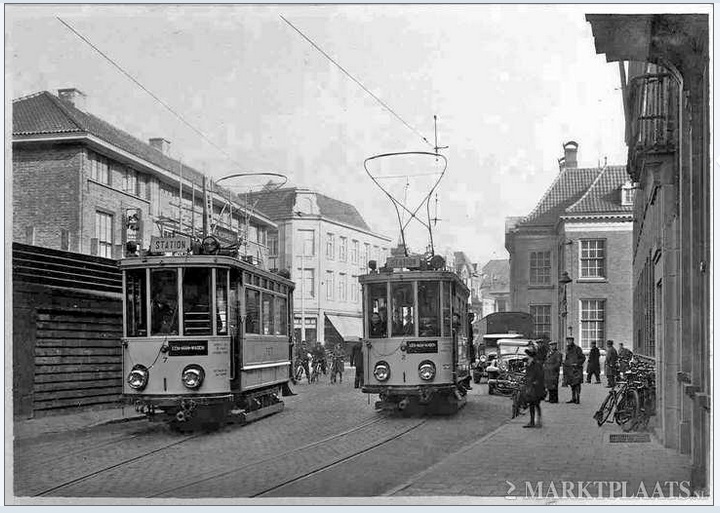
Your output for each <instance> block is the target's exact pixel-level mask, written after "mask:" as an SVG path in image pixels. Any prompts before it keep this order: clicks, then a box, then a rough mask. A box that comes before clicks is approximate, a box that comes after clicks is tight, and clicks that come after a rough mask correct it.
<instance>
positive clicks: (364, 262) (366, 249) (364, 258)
mask: <svg viewBox="0 0 720 513" xmlns="http://www.w3.org/2000/svg"><path fill="white" fill-rule="evenodd" d="M369 260H370V244H365V246H364V247H363V254H362V261H361V262H360V264H361V265H362V266H363V267H367V264H368V261H369Z"/></svg>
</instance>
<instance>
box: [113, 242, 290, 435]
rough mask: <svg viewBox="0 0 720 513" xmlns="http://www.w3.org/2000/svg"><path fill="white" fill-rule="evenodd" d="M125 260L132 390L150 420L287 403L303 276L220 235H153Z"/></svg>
mask: <svg viewBox="0 0 720 513" xmlns="http://www.w3.org/2000/svg"><path fill="white" fill-rule="evenodd" d="M153 239H154V240H153V244H152V247H151V249H150V250H148V251H142V252H138V251H136V252H135V254H134V255H131V256H128V257H126V258H124V259H122V260H121V261H120V264H119V265H120V269H121V271H122V279H123V289H124V294H123V295H124V297H123V337H122V360H123V375H124V376H125V380H124V384H123V396H124V398H125V400H126V402H128V403H130V404H133V405H135V407H136V409H137V410H138V411H140V412H143V413H145V414H147V416H148V417H149V418H150V419H151V420H165V421H170V422H172V423H174V424H182V425H189V424H194V423H202V424H215V423H218V422H221V421H223V420H224V419H226V418H228V416H230V415H238V416H239V417H240V418H241V420H243V421H250V420H255V419H257V418H260V417H263V416H265V415H269V414H271V413H275V412H278V411H280V410H282V408H283V402H282V400H281V399H280V396H281V395H288V394H291V393H292V392H290V389H289V387H288V381H289V380H290V368H291V365H290V362H291V358H290V355H291V341H292V325H291V322H292V308H293V289H294V284H293V282H292V281H290V280H289V279H288V278H287V277H284V276H281V275H279V274H275V273H271V272H269V271H265V270H263V269H260V268H258V267H257V266H255V265H253V264H252V263H249V262H246V261H244V260H242V259H240V258H238V257H237V251H236V250H235V251H234V252H233V251H225V250H223V249H222V248H221V247H220V244H219V242H218V240H217V239H216V238H215V237H213V236H208V237H205V238H204V239H203V241H202V243H192V244H191V243H190V239H189V238H184V237H175V238H171V239H169V240H163V239H160V238H153Z"/></svg>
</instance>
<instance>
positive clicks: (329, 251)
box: [325, 233, 335, 260]
mask: <svg viewBox="0 0 720 513" xmlns="http://www.w3.org/2000/svg"><path fill="white" fill-rule="evenodd" d="M325 257H326V258H327V259H328V260H334V259H335V235H333V234H332V233H328V234H327V243H326V245H325Z"/></svg>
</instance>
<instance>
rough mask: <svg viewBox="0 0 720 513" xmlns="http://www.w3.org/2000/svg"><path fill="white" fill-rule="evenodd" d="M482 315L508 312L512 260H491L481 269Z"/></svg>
mask: <svg viewBox="0 0 720 513" xmlns="http://www.w3.org/2000/svg"><path fill="white" fill-rule="evenodd" d="M479 274H480V302H481V304H482V310H481V315H480V317H485V316H486V315H490V314H491V313H495V312H507V311H508V310H509V308H508V306H509V305H510V261H509V260H490V261H489V262H488V263H487V264H485V265H484V266H483V267H482V270H481V271H480V273H479Z"/></svg>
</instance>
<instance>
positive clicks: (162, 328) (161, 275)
mask: <svg viewBox="0 0 720 513" xmlns="http://www.w3.org/2000/svg"><path fill="white" fill-rule="evenodd" d="M177 278H178V273H177V269H162V270H152V271H150V297H151V298H152V308H151V311H150V321H151V324H152V332H151V333H150V335H177V334H178V283H177Z"/></svg>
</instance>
